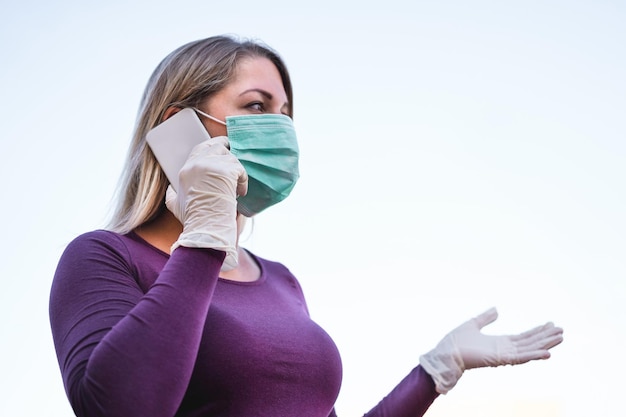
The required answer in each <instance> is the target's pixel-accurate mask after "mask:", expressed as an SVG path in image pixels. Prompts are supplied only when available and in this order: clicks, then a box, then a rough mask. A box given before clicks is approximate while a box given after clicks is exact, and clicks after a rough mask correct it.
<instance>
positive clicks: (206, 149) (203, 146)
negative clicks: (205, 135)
mask: <svg viewBox="0 0 626 417" xmlns="http://www.w3.org/2000/svg"><path fill="white" fill-rule="evenodd" d="M229 149H230V145H229V144H228V138H227V137H226V136H216V137H214V138H211V139H209V140H206V141H204V142H201V143H199V144H197V145H196V146H194V147H193V149H192V150H191V152H190V153H189V158H188V159H191V158H196V157H198V156H201V155H228V154H230V150H229Z"/></svg>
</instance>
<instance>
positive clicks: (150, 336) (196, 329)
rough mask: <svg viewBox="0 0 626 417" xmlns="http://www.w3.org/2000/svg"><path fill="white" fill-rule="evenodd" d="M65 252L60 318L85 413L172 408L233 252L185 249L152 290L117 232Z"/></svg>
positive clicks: (72, 384) (54, 310) (77, 406)
mask: <svg viewBox="0 0 626 417" xmlns="http://www.w3.org/2000/svg"><path fill="white" fill-rule="evenodd" d="M106 233H108V232H101V233H99V234H97V233H95V232H94V233H92V234H87V235H83V236H81V237H79V238H77V239H76V240H74V241H73V242H72V243H71V244H70V245H69V246H68V247H67V248H66V250H65V252H64V253H63V255H62V257H61V259H60V261H59V265H58V267H57V271H56V273H55V277H54V280H53V283H52V288H51V293H50V323H51V328H52V335H53V339H54V343H55V348H56V351H57V357H58V360H59V366H60V368H61V373H62V376H63V382H64V385H65V390H66V392H67V395H68V398H69V400H70V403H71V405H72V408H73V409H74V412H75V413H76V415H77V416H79V417H81V416H89V417H97V416H126V417H127V416H134V417H142V416H151V417H157V416H172V415H174V414H175V413H176V410H177V409H178V407H179V405H180V403H181V401H182V398H183V396H184V394H185V391H186V388H187V384H188V382H189V379H190V377H191V373H192V370H193V367H194V363H195V360H196V356H197V351H198V347H199V344H200V339H201V337H202V331H203V327H204V322H205V320H206V315H207V312H208V308H209V305H210V302H211V297H212V295H213V291H214V289H215V286H216V283H217V278H218V274H219V270H220V267H221V264H222V262H223V259H224V253H223V252H219V251H214V250H210V249H191V248H184V247H181V248H178V249H176V250H175V251H174V252H173V253H172V255H171V257H170V259H169V261H168V262H167V263H166V265H165V267H164V268H163V270H162V272H161V273H160V275H159V276H158V278H157V279H156V281H155V283H154V284H153V285H152V286H151V287H150V288H149V290H148V291H147V292H146V293H145V294H144V293H143V291H142V290H141V288H139V286H138V284H137V282H136V281H135V279H134V277H133V270H132V266H131V265H130V262H129V261H128V260H129V259H130V257H129V256H128V254H127V249H126V247H125V245H124V244H123V243H122V242H121V240H120V239H119V237H118V236H117V235H114V234H112V233H108V234H106Z"/></svg>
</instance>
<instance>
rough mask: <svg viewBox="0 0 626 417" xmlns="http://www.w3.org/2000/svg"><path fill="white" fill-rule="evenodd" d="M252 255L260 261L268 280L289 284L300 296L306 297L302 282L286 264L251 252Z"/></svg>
mask: <svg viewBox="0 0 626 417" xmlns="http://www.w3.org/2000/svg"><path fill="white" fill-rule="evenodd" d="M250 254H251V255H252V257H253V258H254V259H255V260H256V261H257V262H258V264H259V265H260V266H261V270H262V271H263V274H264V275H265V276H266V279H268V280H274V281H278V282H279V283H281V284H287V285H288V286H289V287H291V288H293V289H295V290H296V291H297V292H298V294H299V296H300V297H301V298H302V299H304V292H303V291H302V286H301V285H300V282H299V281H298V279H297V278H296V276H295V275H294V274H293V273H292V272H291V270H289V268H287V267H286V266H285V265H284V264H282V263H280V262H276V261H271V260H268V259H265V258H263V257H260V256H258V255H255V254H253V253H250Z"/></svg>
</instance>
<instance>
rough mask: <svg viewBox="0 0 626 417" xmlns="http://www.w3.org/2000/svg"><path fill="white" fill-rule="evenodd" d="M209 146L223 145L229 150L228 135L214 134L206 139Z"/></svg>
mask: <svg viewBox="0 0 626 417" xmlns="http://www.w3.org/2000/svg"><path fill="white" fill-rule="evenodd" d="M208 142H209V144H211V146H223V147H224V148H226V149H228V150H230V142H228V137H226V136H215V137H214V138H211V139H209V140H208Z"/></svg>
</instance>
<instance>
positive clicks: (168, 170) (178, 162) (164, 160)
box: [146, 108, 211, 192]
mask: <svg viewBox="0 0 626 417" xmlns="http://www.w3.org/2000/svg"><path fill="white" fill-rule="evenodd" d="M210 138H211V136H209V132H207V130H206V128H205V127H204V125H203V124H202V122H201V121H200V118H198V115H197V114H196V112H195V111H194V110H193V109H190V108H186V109H183V110H181V111H179V112H178V113H176V114H175V115H173V116H171V117H170V118H169V119H167V120H166V121H164V122H163V123H161V124H160V125H158V126H156V127H155V128H154V129H152V130H150V131H149V132H148V134H147V135H146V142H148V146H150V149H152V152H153V153H154V156H155V157H156V159H157V161H158V162H159V165H161V168H162V169H163V172H165V175H166V176H167V179H168V180H170V184H172V187H173V188H174V191H176V192H178V173H179V172H180V170H181V168H182V167H183V165H184V164H185V161H186V160H187V158H188V157H189V154H190V153H191V150H192V149H193V148H194V147H195V146H196V145H198V144H199V143H201V142H203V141H205V140H209V139H210Z"/></svg>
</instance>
